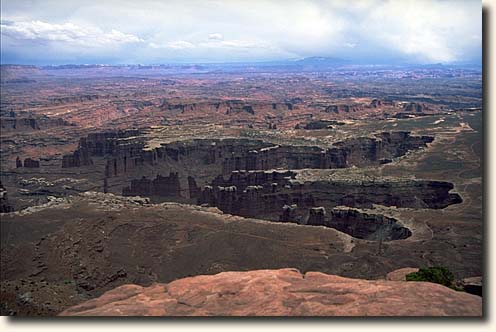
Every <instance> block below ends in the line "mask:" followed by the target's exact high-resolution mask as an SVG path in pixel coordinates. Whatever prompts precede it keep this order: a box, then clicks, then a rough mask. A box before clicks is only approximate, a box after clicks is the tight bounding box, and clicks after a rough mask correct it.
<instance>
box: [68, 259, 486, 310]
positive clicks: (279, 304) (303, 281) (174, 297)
mask: <svg viewBox="0 0 496 332" xmlns="http://www.w3.org/2000/svg"><path fill="white" fill-rule="evenodd" d="M61 315H62V316H482V300H481V298H479V297H477V296H474V295H470V294H467V293H462V292H456V291H454V290H452V289H450V288H447V287H444V286H441V285H437V284H432V283H427V282H403V281H386V280H362V279H350V278H343V277H339V276H335V275H328V274H324V273H320V272H307V273H305V274H302V273H300V272H299V271H298V270H296V269H281V270H258V271H248V272H223V273H219V274H216V275H210V276H195V277H191V278H184V279H179V280H176V281H173V282H171V283H168V284H154V285H152V286H150V287H141V286H137V285H123V286H120V287H118V288H116V289H114V290H111V291H109V292H106V293H105V294H103V295H102V296H101V297H99V298H96V299H93V300H90V301H87V302H84V303H82V304H79V305H76V306H74V307H71V308H69V309H67V310H65V311H64V312H62V313H61Z"/></svg>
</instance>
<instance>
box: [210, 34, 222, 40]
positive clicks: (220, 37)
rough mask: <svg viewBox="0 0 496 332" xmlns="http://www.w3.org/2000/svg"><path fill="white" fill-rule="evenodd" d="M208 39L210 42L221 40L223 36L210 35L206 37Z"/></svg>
mask: <svg viewBox="0 0 496 332" xmlns="http://www.w3.org/2000/svg"><path fill="white" fill-rule="evenodd" d="M208 39H210V40H222V39H224V36H223V35H222V34H221V33H211V34H209V35H208Z"/></svg>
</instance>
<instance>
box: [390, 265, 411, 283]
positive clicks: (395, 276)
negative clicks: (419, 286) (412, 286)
mask: <svg viewBox="0 0 496 332" xmlns="http://www.w3.org/2000/svg"><path fill="white" fill-rule="evenodd" d="M418 271H419V269H418V268H415V267H404V268H401V269H398V270H394V271H391V272H389V273H388V274H387V275H386V280H391V281H406V275H407V274H410V273H413V272H418Z"/></svg>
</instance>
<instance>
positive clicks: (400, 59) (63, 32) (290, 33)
mask: <svg viewBox="0 0 496 332" xmlns="http://www.w3.org/2000/svg"><path fill="white" fill-rule="evenodd" d="M0 24H1V26H0V28H1V63H3V64H5V63H17V64H35V65H46V64H66V63H71V64H86V63H87V64H95V63H96V64H100V63H101V64H123V63H126V64H158V63H208V62H254V61H273V60H286V59H301V58H305V57H313V56H319V57H334V58H340V59H344V60H348V61H352V62H357V63H370V64H372V63H391V64H394V63H412V64H413V63H419V64H421V63H422V64H424V63H455V62H465V63H480V61H481V57H482V5H481V1H472V0H459V1H457V0H395V1H394V0H391V1H387V0H363V1H360V0H355V1H352V0H329V1H323V0H322V1H319V0H301V1H297V0H294V1H293V0H284V1H283V0H250V1H247V0H245V1H241V0H240V1H236V0H161V1H159V0H139V1H138V0H134V1H129V0H118V1H117V0H105V1H92V0H84V1H83V0H79V1H77V0H43V1H37V0H2V1H1V22H0Z"/></svg>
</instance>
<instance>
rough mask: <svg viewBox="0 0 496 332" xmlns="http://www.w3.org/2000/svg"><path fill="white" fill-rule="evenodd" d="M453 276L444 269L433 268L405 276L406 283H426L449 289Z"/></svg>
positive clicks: (440, 267)
mask: <svg viewBox="0 0 496 332" xmlns="http://www.w3.org/2000/svg"><path fill="white" fill-rule="evenodd" d="M453 280H455V276H454V275H453V273H451V271H450V270H448V269H447V268H445V267H442V266H433V267H426V268H421V269H420V270H419V271H418V272H412V273H409V274H407V275H406V281H428V282H433V283H436V284H441V285H444V286H447V287H451V285H452V283H453Z"/></svg>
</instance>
